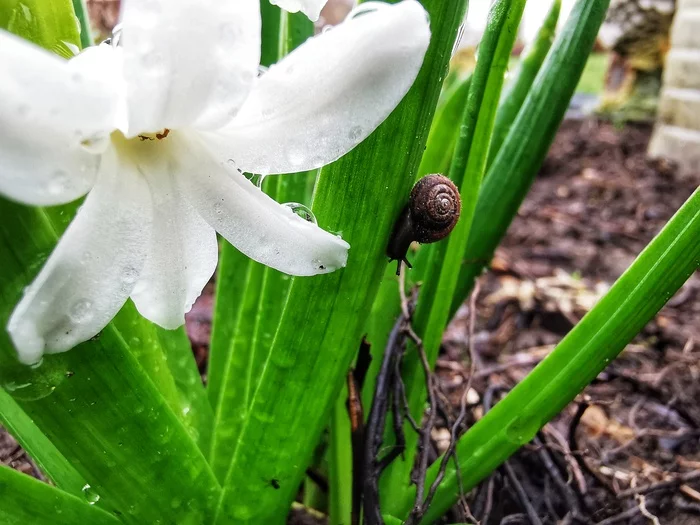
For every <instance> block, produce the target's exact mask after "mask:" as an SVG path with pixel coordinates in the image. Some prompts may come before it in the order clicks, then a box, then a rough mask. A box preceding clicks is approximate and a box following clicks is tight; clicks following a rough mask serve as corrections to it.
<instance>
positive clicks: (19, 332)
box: [7, 148, 151, 364]
mask: <svg viewBox="0 0 700 525" xmlns="http://www.w3.org/2000/svg"><path fill="white" fill-rule="evenodd" d="M150 230H151V197H150V194H149V189H148V185H147V184H146V182H145V181H144V180H143V178H142V177H141V176H140V175H139V174H138V173H136V171H135V168H134V166H130V165H125V164H123V163H120V161H119V159H118V157H117V156H116V154H115V152H114V150H113V149H111V148H110V149H109V150H107V152H105V154H104V157H103V163H102V167H101V169H100V173H99V175H98V180H97V183H96V184H95V187H94V189H93V190H92V191H91V192H90V194H89V195H88V197H87V199H86V200H85V204H84V205H83V206H82V207H81V208H80V210H79V212H78V215H77V216H76V217H75V219H74V220H73V222H72V223H71V225H70V226H69V227H68V229H67V230H66V233H65V234H64V235H63V237H62V238H61V240H60V241H59V243H58V245H57V246H56V249H55V250H54V251H53V253H52V254H51V256H50V257H49V259H48V261H47V262H46V264H45V265H44V267H43V268H42V270H41V272H40V273H39V275H38V277H37V278H36V279H35V280H34V282H33V283H32V284H31V285H30V286H29V287H28V288H27V289H26V291H25V294H24V296H23V297H22V300H21V301H20V302H19V304H18V305H17V306H16V307H15V309H14V311H13V312H12V316H11V317H10V321H9V323H8V326H7V329H8V332H9V333H10V336H11V337H12V341H13V342H14V344H15V347H16V348H17V351H18V354H19V359H20V361H22V362H23V363H27V364H31V363H36V362H38V361H39V360H40V359H41V356H42V355H43V354H45V353H56V352H63V351H66V350H70V349H71V348H73V347H74V346H76V345H77V344H79V343H82V342H83V341H86V340H88V339H90V338H91V337H93V336H95V335H96V334H97V333H98V332H100V330H102V329H103V328H104V327H105V326H106V325H107V323H109V322H110V321H111V320H112V318H113V317H114V316H115V314H116V313H117V312H118V311H119V309H120V308H121V307H122V305H123V304H124V303H125V302H126V300H127V298H128V297H129V294H130V293H131V291H132V289H133V288H134V285H135V283H136V281H137V280H138V277H139V274H140V272H141V268H142V267H143V264H144V261H145V259H146V253H147V247H148V244H149V241H150Z"/></svg>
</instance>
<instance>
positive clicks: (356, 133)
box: [348, 126, 362, 141]
mask: <svg viewBox="0 0 700 525" xmlns="http://www.w3.org/2000/svg"><path fill="white" fill-rule="evenodd" d="M361 136H362V127H361V126H353V127H351V128H350V131H349V132H348V138H349V139H350V140H354V141H358V140H360V137H361Z"/></svg>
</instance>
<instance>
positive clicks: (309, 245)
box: [175, 134, 350, 275]
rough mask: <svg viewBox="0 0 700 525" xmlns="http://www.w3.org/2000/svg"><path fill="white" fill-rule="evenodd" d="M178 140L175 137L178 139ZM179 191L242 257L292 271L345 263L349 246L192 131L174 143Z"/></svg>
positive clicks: (316, 271)
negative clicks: (277, 199) (269, 193)
mask: <svg viewBox="0 0 700 525" xmlns="http://www.w3.org/2000/svg"><path fill="white" fill-rule="evenodd" d="M177 138H179V137H177ZM175 150H176V151H177V155H178V157H177V158H178V161H179V165H178V167H177V170H176V173H177V176H178V183H179V184H180V185H181V186H182V188H183V193H184V194H185V196H186V197H187V198H188V199H189V201H190V202H191V203H192V205H193V206H194V208H195V209H196V210H197V212H199V214H200V215H201V216H202V218H204V220H205V221H207V222H208V223H209V224H210V225H211V226H212V227H214V229H216V231H217V232H219V233H220V234H221V235H222V236H223V237H224V238H226V240H228V241H229V242H230V243H231V244H233V245H234V246H235V247H236V248H238V249H239V250H240V251H241V252H243V253H244V254H245V255H247V256H248V257H250V258H251V259H254V260H256V261H258V262H260V263H262V264H265V265H267V266H270V267H272V268H275V269H276V270H279V271H281V272H284V273H287V274H290V275H316V274H321V273H328V272H332V271H334V270H337V269H338V268H342V267H343V266H345V263H346V261H347V255H348V249H349V247H350V246H349V245H348V244H347V243H346V242H345V241H343V240H342V239H340V238H339V237H337V236H335V235H333V234H331V233H328V232H326V231H324V230H322V229H321V228H319V227H318V226H316V225H315V224H314V223H312V222H308V221H306V220H304V219H302V218H301V217H299V216H298V215H296V214H294V212H293V211H292V210H291V209H290V208H288V207H285V206H282V205H280V204H278V203H277V202H275V201H274V200H273V199H271V198H270V197H268V196H267V195H265V193H263V192H262V191H261V190H260V189H258V188H257V187H256V186H254V185H253V184H252V183H251V182H250V181H248V180H247V179H246V178H245V177H244V176H243V175H242V174H240V173H238V172H237V171H236V170H235V169H234V168H229V167H228V166H226V165H223V166H222V165H221V164H220V163H219V162H217V161H216V160H215V159H214V156H213V154H212V153H211V151H210V150H208V149H207V147H206V145H205V143H204V142H203V141H201V140H200V138H199V137H198V136H197V135H194V134H192V136H190V137H188V140H186V141H185V140H180V142H179V143H178V144H177V145H176V146H175Z"/></svg>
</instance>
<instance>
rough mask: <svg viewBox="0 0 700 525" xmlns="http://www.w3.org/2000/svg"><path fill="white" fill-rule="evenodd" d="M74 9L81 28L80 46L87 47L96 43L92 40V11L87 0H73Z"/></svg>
mask: <svg viewBox="0 0 700 525" xmlns="http://www.w3.org/2000/svg"><path fill="white" fill-rule="evenodd" d="M73 10H74V11H75V17H76V18H77V19H78V24H79V26H78V27H79V30H80V47H82V48H83V49H85V48H86V47H90V46H91V45H93V44H94V42H93V40H92V30H91V29H90V13H88V9H87V4H86V3H85V0H73Z"/></svg>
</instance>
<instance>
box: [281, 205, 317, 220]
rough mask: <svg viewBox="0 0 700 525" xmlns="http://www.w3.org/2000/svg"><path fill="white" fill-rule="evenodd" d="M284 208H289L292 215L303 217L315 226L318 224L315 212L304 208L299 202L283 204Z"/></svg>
mask: <svg viewBox="0 0 700 525" xmlns="http://www.w3.org/2000/svg"><path fill="white" fill-rule="evenodd" d="M282 206H285V207H286V208H289V209H290V210H292V213H294V214H295V215H298V216H299V217H301V218H302V219H304V220H305V221H307V222H311V223H313V224H318V222H317V221H316V217H315V216H314V214H313V212H312V211H311V210H310V209H309V208H307V207H306V206H304V205H303V204H299V203H298V202H287V203H285V204H283V205H282Z"/></svg>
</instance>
